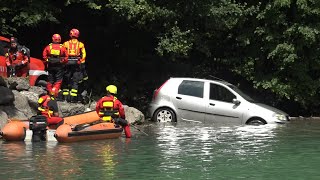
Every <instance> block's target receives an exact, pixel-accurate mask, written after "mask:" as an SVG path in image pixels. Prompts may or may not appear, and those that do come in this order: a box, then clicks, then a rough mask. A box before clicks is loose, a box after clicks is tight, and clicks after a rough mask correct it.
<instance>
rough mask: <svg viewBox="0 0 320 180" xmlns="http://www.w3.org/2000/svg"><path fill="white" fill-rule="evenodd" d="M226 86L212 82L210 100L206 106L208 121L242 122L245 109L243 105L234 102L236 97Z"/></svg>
mask: <svg viewBox="0 0 320 180" xmlns="http://www.w3.org/2000/svg"><path fill="white" fill-rule="evenodd" d="M236 98H237V97H236V95H235V94H233V93H232V92H231V91H230V90H229V89H227V88H226V87H224V86H222V85H220V84H215V83H210V89H209V102H208V104H207V106H206V116H205V121H206V122H214V123H230V122H232V123H241V119H242V114H243V110H242V108H241V105H236V104H234V103H233V102H232V100H233V99H236Z"/></svg>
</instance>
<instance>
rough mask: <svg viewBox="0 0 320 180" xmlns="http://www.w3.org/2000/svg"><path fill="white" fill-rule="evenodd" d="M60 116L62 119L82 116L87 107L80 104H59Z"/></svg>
mask: <svg viewBox="0 0 320 180" xmlns="http://www.w3.org/2000/svg"><path fill="white" fill-rule="evenodd" d="M58 106H59V110H60V112H59V114H60V116H62V117H66V116H72V115H76V114H81V113H83V112H84V111H85V107H84V105H83V104H80V103H68V102H58Z"/></svg>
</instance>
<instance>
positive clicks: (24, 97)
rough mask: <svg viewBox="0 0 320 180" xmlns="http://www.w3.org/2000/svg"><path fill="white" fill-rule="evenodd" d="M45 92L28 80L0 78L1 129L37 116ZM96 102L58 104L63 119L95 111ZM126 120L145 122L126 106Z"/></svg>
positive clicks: (140, 113)
mask: <svg viewBox="0 0 320 180" xmlns="http://www.w3.org/2000/svg"><path fill="white" fill-rule="evenodd" d="M44 92H45V91H44V90H43V89H42V88H41V87H36V86H30V85H29V80H28V78H17V77H10V78H3V77H0V128H2V127H3V126H4V125H5V124H6V123H7V120H8V119H20V120H25V119H29V118H30V117H31V116H33V115H36V114H37V108H38V97H39V94H41V93H44ZM95 105H96V101H94V100H92V101H91V102H90V104H81V103H68V102H58V106H59V109H60V114H61V116H62V117H66V116H72V115H76V114H81V113H83V112H86V111H90V110H95ZM124 108H125V113H126V119H127V120H128V121H129V122H130V123H139V124H140V123H143V122H145V116H144V114H143V113H142V112H141V111H139V110H138V109H136V108H134V107H129V106H127V105H124Z"/></svg>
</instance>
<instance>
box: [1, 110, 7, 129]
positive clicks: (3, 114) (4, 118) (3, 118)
mask: <svg viewBox="0 0 320 180" xmlns="http://www.w3.org/2000/svg"><path fill="white" fill-rule="evenodd" d="M7 120H8V115H7V113H6V112H4V111H2V110H0V128H2V127H3V126H4V125H5V124H6V123H7Z"/></svg>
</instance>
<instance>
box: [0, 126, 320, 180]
mask: <svg viewBox="0 0 320 180" xmlns="http://www.w3.org/2000/svg"><path fill="white" fill-rule="evenodd" d="M139 128H140V129H141V130H142V131H144V132H146V133H148V134H149V136H146V135H144V134H143V133H141V132H139V131H137V130H135V129H132V131H133V138H132V139H130V140H127V139H125V138H124V137H121V138H119V139H113V140H101V141H92V142H77V143H70V144H61V143H57V142H52V141H51V142H46V143H33V144H32V143H31V142H29V141H27V142H14V143H13V142H3V141H1V142H0V149H1V151H0V162H1V165H0V179H1V180H2V179H255V180H256V179H281V180H282V179H319V178H320V171H319V170H318V169H319V167H318V166H319V164H320V133H319V132H320V121H311V120H307V121H292V122H291V123H290V124H287V125H265V126H240V125H211V124H194V123H179V124H176V125H174V124H170V123H167V124H150V125H148V126H145V127H139Z"/></svg>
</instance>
